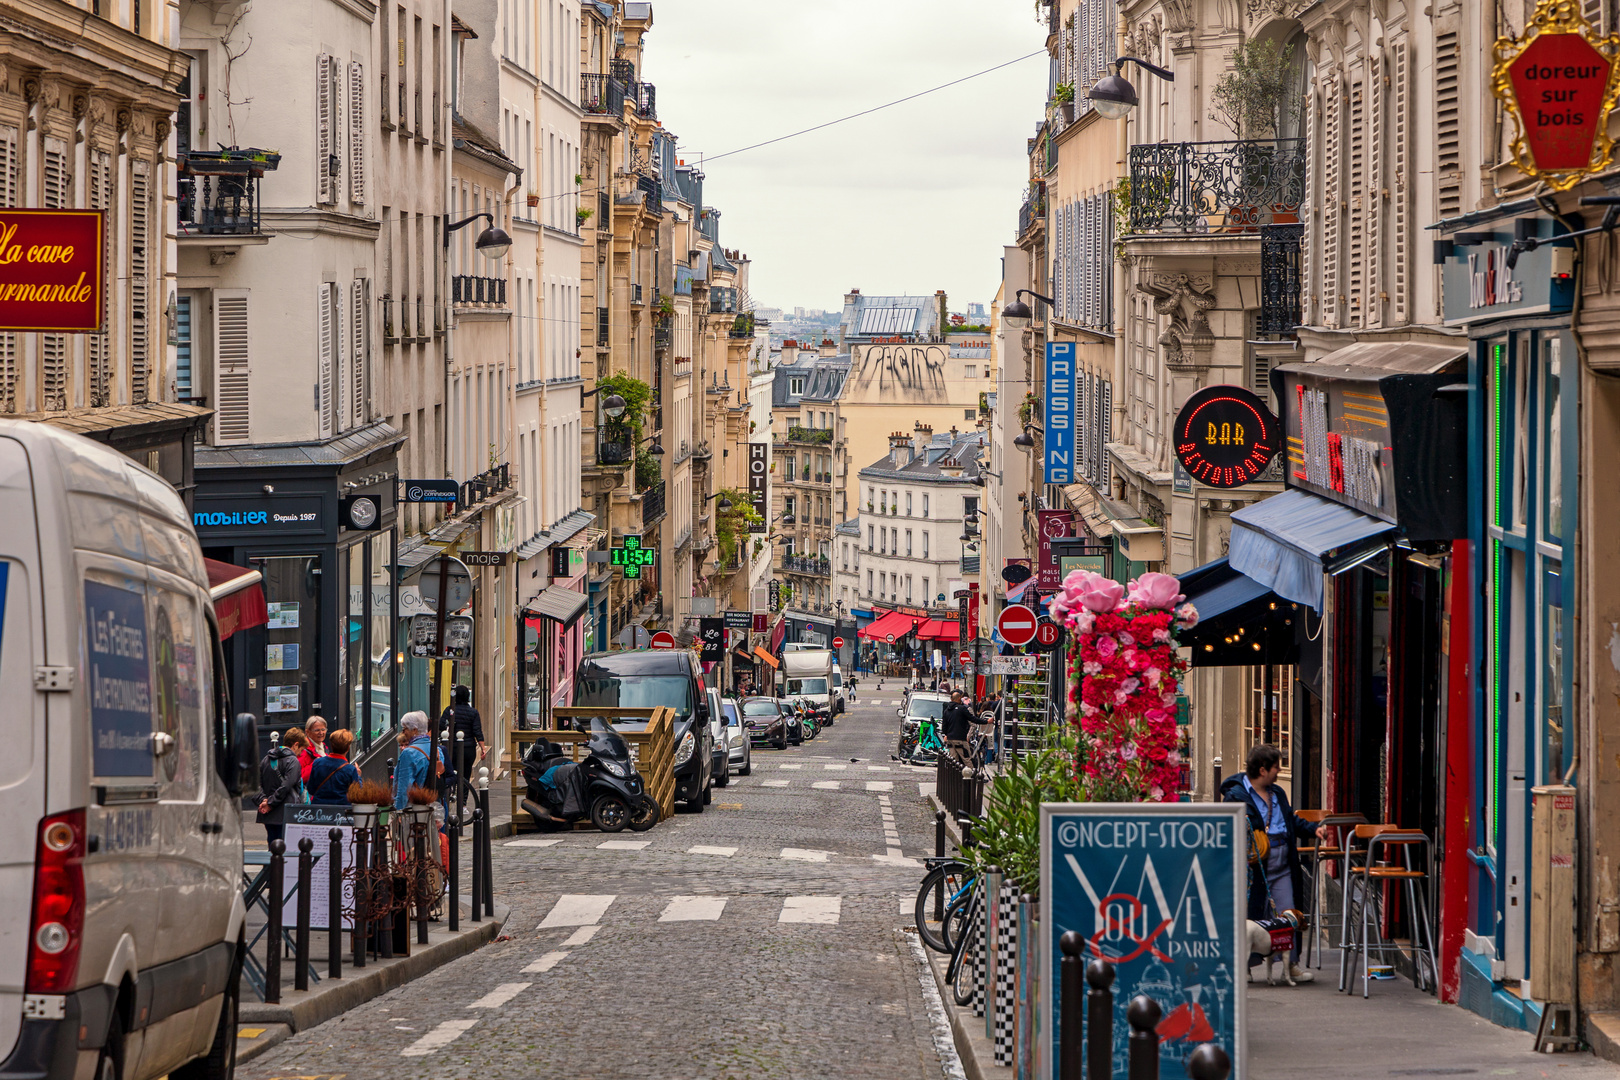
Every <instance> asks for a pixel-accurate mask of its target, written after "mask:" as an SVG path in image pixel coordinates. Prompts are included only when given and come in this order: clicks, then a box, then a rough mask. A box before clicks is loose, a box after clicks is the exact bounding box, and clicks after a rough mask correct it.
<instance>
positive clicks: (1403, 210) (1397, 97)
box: [1389, 38, 1412, 325]
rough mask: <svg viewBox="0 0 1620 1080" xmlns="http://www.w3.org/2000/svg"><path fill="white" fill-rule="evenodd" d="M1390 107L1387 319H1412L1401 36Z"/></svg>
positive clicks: (1406, 75) (1408, 148) (1407, 83)
mask: <svg viewBox="0 0 1620 1080" xmlns="http://www.w3.org/2000/svg"><path fill="white" fill-rule="evenodd" d="M1389 74H1390V81H1391V86H1390V106H1391V109H1392V110H1393V113H1394V115H1393V117H1392V119H1393V123H1392V124H1391V132H1390V134H1391V136H1392V137H1391V141H1390V163H1389V164H1390V169H1389V172H1390V178H1389V181H1390V183H1389V190H1390V215H1389V226H1390V233H1391V236H1390V240H1391V242H1392V251H1391V258H1390V272H1389V284H1390V289H1389V292H1390V307H1389V317H1390V321H1391V322H1393V323H1395V324H1396V325H1405V324H1406V323H1409V322H1411V321H1412V266H1411V259H1412V240H1411V237H1409V236H1407V235H1406V234H1407V230H1409V229H1410V228H1411V227H1412V211H1411V204H1412V189H1411V186H1410V185H1409V184H1408V183H1407V172H1408V170H1410V169H1411V167H1412V118H1411V116H1410V111H1411V108H1412V89H1411V88H1412V47H1411V45H1410V44H1409V43H1408V42H1407V41H1406V39H1404V38H1402V39H1401V40H1400V41H1398V42H1396V43H1395V48H1394V50H1393V52H1392V54H1391V56H1390V65H1389Z"/></svg>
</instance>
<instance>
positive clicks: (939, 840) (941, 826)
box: [934, 810, 945, 923]
mask: <svg viewBox="0 0 1620 1080" xmlns="http://www.w3.org/2000/svg"><path fill="white" fill-rule="evenodd" d="M934 857H935V858H939V859H943V858H944V857H945V811H943V810H936V811H934ZM934 921H935V922H937V923H943V922H944V921H945V882H944V880H943V879H942V880H941V881H940V883H939V887H938V888H936V889H935V890H934Z"/></svg>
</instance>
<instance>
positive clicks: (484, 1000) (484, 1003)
mask: <svg viewBox="0 0 1620 1080" xmlns="http://www.w3.org/2000/svg"><path fill="white" fill-rule="evenodd" d="M562 955H563V956H567V955H568V954H567V953H563V954H562ZM533 985H534V984H533V983H501V985H499V986H497V987H496V988H495V989H493V990H491V991H490V992H489V993H487V994H485V995H484V996H483V997H481V998H479V999H478V1000H477V1001H475V1002H473V1003H472V1004H471V1005H469V1006H467V1008H469V1009H498V1008H500V1007H501V1006H502V1005H505V1004H506V1003H507V1002H508V1001H511V1000H512V999H513V998H515V997H517V996H518V995H519V994H521V993H523V991H525V990H527V989H528V988H529V987H531V986H533Z"/></svg>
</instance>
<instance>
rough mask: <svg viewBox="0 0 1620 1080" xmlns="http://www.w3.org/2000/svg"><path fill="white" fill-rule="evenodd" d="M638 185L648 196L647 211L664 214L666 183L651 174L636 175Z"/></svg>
mask: <svg viewBox="0 0 1620 1080" xmlns="http://www.w3.org/2000/svg"><path fill="white" fill-rule="evenodd" d="M636 187H638V188H640V189H641V191H642V192H643V194H645V195H646V197H647V212H648V213H649V214H662V213H663V212H664V185H662V184H660V183H659V182H658V181H657V180H655V179H653V178H652V177H650V176H638V177H636Z"/></svg>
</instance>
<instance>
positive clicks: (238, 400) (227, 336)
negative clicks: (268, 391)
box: [214, 291, 252, 446]
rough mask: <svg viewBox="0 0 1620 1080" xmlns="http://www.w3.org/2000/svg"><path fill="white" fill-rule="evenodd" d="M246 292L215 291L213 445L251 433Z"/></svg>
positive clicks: (236, 440)
mask: <svg viewBox="0 0 1620 1080" xmlns="http://www.w3.org/2000/svg"><path fill="white" fill-rule="evenodd" d="M249 340H250V339H249V336H248V294H247V292H245V291H242V292H237V291H231V292H223V291H220V292H215V293H214V444H215V445H216V446H224V445H228V444H230V443H245V442H247V441H248V439H249V437H250V436H251V435H252V424H251V419H252V409H251V405H250V399H249V393H248V391H249V373H250V372H251V370H252V365H251V363H250V359H251V356H250V349H249V344H248V342H249Z"/></svg>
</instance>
